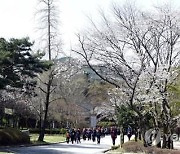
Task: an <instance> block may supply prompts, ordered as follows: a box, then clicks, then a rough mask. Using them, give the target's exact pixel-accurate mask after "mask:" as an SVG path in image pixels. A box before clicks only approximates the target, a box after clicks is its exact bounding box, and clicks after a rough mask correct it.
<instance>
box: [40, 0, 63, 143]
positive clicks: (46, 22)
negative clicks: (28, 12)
mask: <svg viewBox="0 0 180 154" xmlns="http://www.w3.org/2000/svg"><path fill="white" fill-rule="evenodd" d="M37 15H38V17H39V19H38V21H40V26H39V27H40V28H39V30H42V31H41V34H43V35H41V42H43V43H42V45H44V52H45V55H48V60H49V61H51V62H52V63H53V64H55V59H56V58H57V56H58V54H59V51H60V48H59V47H60V42H59V40H58V37H59V36H58V28H57V27H58V11H57V4H56V2H55V0H39V9H38V11H37ZM56 73H57V71H56V69H55V66H52V67H51V68H50V70H49V71H48V72H47V73H46V74H44V75H43V76H44V79H43V78H41V77H39V81H40V82H41V84H40V86H39V88H40V90H41V91H42V92H43V93H44V95H45V97H44V98H45V100H44V117H43V119H42V125H41V129H40V134H39V138H38V140H39V141H43V139H44V134H45V127H46V121H47V116H48V109H49V104H50V102H51V100H50V99H51V94H52V93H53V92H54V90H55V86H53V80H54V78H55V75H56ZM45 76H46V77H45Z"/></svg>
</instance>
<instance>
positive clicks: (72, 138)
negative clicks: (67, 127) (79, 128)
mask: <svg viewBox="0 0 180 154" xmlns="http://www.w3.org/2000/svg"><path fill="white" fill-rule="evenodd" d="M70 137H71V142H72V144H73V143H74V141H75V137H76V132H75V130H74V129H72V130H71V133H70Z"/></svg>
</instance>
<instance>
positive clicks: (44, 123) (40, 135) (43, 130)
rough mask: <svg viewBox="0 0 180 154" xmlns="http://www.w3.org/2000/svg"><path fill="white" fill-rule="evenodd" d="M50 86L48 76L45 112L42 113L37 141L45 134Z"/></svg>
mask: <svg viewBox="0 0 180 154" xmlns="http://www.w3.org/2000/svg"><path fill="white" fill-rule="evenodd" d="M50 88H51V79H50V78H49V82H48V84H47V94H46V103H45V104H46V105H45V113H44V120H43V121H42V127H41V130H40V134H39V138H38V141H43V140H44V134H45V128H46V123H47V114H48V108H49V98H50Z"/></svg>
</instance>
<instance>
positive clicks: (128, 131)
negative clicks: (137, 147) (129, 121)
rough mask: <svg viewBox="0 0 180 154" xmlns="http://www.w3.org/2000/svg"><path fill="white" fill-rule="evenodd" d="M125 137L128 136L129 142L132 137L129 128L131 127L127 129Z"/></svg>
mask: <svg viewBox="0 0 180 154" xmlns="http://www.w3.org/2000/svg"><path fill="white" fill-rule="evenodd" d="M127 136H128V139H129V141H130V139H131V136H132V128H131V126H128V128H127Z"/></svg>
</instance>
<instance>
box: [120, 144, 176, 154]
mask: <svg viewBox="0 0 180 154" xmlns="http://www.w3.org/2000/svg"><path fill="white" fill-rule="evenodd" d="M122 147H123V149H124V150H125V151H126V152H134V153H138V152H141V153H148V154H179V151H178V150H170V149H161V148H156V147H144V146H143V143H141V142H135V141H129V142H126V143H124V144H123V146H122Z"/></svg>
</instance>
